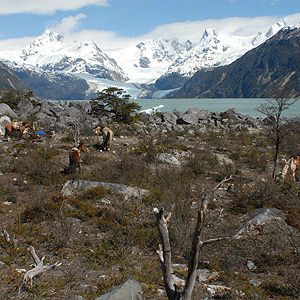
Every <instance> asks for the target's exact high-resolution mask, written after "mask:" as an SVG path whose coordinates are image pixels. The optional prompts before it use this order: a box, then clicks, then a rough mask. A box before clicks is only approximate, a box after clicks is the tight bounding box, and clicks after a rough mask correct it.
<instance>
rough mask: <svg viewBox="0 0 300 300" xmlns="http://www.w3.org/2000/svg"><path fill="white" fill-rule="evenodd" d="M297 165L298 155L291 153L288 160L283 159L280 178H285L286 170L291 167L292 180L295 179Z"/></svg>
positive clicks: (298, 163) (298, 162)
mask: <svg viewBox="0 0 300 300" xmlns="http://www.w3.org/2000/svg"><path fill="white" fill-rule="evenodd" d="M299 165H300V156H298V155H293V156H291V157H290V158H289V159H288V160H285V166H284V167H283V169H282V171H281V178H282V180H285V178H286V175H287V172H288V170H289V169H291V171H292V175H293V179H294V181H296V169H297V166H299Z"/></svg>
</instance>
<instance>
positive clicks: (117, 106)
mask: <svg viewBox="0 0 300 300" xmlns="http://www.w3.org/2000/svg"><path fill="white" fill-rule="evenodd" d="M130 97H131V96H130V95H128V94H126V91H124V90H123V89H119V88H116V87H109V88H107V89H104V90H102V91H101V92H98V97H97V98H96V99H93V100H92V101H91V107H92V114H93V115H95V116H96V117H98V118H101V117H102V116H107V115H109V114H113V120H114V121H115V122H117V123H124V124H130V123H132V122H133V121H134V120H135V119H136V118H135V114H136V112H137V111H138V110H139V109H141V106H139V105H138V104H137V103H135V102H132V101H130Z"/></svg>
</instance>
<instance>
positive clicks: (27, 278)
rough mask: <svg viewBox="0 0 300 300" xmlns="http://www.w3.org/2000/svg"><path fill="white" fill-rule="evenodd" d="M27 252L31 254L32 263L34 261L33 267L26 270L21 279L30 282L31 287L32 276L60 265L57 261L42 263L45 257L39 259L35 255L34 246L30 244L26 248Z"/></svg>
mask: <svg viewBox="0 0 300 300" xmlns="http://www.w3.org/2000/svg"><path fill="white" fill-rule="evenodd" d="M28 251H29V253H30V254H31V256H32V258H33V260H34V263H35V267H34V268H33V269H31V270H29V271H27V272H26V273H25V275H24V279H23V283H28V282H30V287H32V279H33V277H35V276H37V275H40V274H42V273H44V272H46V271H48V270H51V269H54V268H56V267H59V266H60V265H61V263H59V262H58V261H57V262H56V263H55V264H53V265H48V264H47V265H44V264H43V261H44V259H45V257H43V258H42V259H39V257H38V256H37V254H36V252H35V249H34V247H32V246H30V247H29V248H28Z"/></svg>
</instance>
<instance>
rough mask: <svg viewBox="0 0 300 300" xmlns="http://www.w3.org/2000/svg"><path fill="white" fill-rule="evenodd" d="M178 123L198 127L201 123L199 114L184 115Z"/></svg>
mask: <svg viewBox="0 0 300 300" xmlns="http://www.w3.org/2000/svg"><path fill="white" fill-rule="evenodd" d="M177 123H178V124H181V125H198V123H199V117H198V114H197V113H191V114H183V115H181V116H180V117H179V118H178V120H177Z"/></svg>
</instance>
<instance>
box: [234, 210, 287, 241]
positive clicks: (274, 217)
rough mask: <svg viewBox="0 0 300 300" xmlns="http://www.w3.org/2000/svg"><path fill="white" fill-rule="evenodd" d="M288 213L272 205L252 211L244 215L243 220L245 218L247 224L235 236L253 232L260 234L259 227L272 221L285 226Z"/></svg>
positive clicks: (240, 236) (238, 236)
mask: <svg viewBox="0 0 300 300" xmlns="http://www.w3.org/2000/svg"><path fill="white" fill-rule="evenodd" d="M285 217H286V213H285V212H283V211H281V210H279V209H277V208H271V207H263V208H259V209H256V210H254V211H252V212H251V213H249V214H247V215H246V216H244V217H243V218H242V219H241V220H243V219H245V220H246V224H245V226H243V227H242V228H241V229H240V230H239V231H238V233H237V234H236V235H235V236H234V237H233V238H236V239H240V238H242V237H244V236H245V235H247V234H248V233H249V232H251V233H252V234H253V235H256V234H258V232H259V231H258V230H257V228H259V227H260V226H266V225H268V224H271V223H272V222H275V223H277V224H278V225H279V226H281V227H284V226H285V225H286V223H285Z"/></svg>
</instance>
